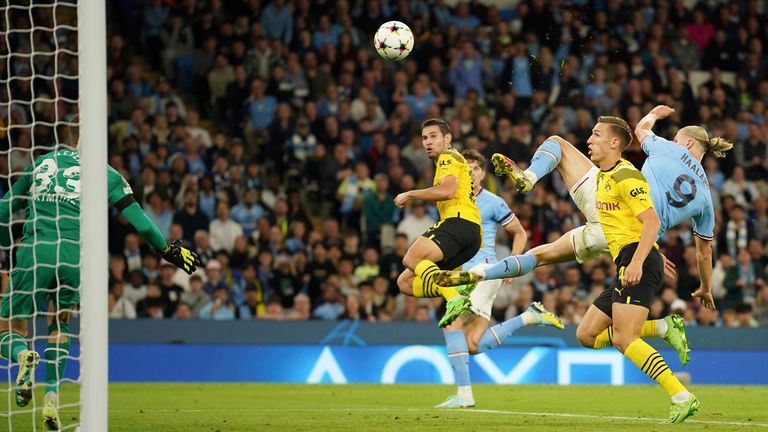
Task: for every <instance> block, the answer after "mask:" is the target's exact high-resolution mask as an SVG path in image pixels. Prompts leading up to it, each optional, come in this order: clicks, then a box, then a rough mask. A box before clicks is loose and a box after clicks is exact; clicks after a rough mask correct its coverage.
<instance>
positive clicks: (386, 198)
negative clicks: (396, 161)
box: [363, 173, 397, 246]
mask: <svg viewBox="0 0 768 432" xmlns="http://www.w3.org/2000/svg"><path fill="white" fill-rule="evenodd" d="M374 183H375V187H374V188H372V189H369V190H368V191H366V192H365V194H364V198H363V217H364V218H365V219H364V221H365V231H366V236H365V238H366V244H368V245H371V246H377V245H379V244H380V243H381V238H380V237H381V229H382V227H383V226H385V225H389V226H391V225H392V224H393V223H394V220H395V211H396V210H397V209H396V207H395V202H394V197H393V196H392V194H390V193H389V179H388V178H387V176H386V175H385V174H381V173H379V174H376V176H375V177H374Z"/></svg>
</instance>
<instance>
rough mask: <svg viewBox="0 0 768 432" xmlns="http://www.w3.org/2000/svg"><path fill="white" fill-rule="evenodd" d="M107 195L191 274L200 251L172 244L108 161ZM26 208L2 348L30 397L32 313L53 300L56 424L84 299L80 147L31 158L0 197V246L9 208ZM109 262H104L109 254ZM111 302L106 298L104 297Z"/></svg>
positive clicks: (6, 299)
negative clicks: (73, 322)
mask: <svg viewBox="0 0 768 432" xmlns="http://www.w3.org/2000/svg"><path fill="white" fill-rule="evenodd" d="M107 181H108V196H109V203H110V204H111V205H112V206H114V207H115V208H116V209H117V210H118V211H120V213H122V215H123V216H124V217H125V218H126V219H127V220H128V221H129V222H130V223H131V225H133V226H134V227H135V228H136V230H137V231H138V232H139V235H141V237H142V238H143V239H144V240H145V241H146V242H147V243H148V244H150V245H151V246H152V247H153V248H154V249H155V250H156V251H157V252H158V253H159V254H161V255H162V256H163V258H165V259H166V260H167V261H169V262H171V263H173V264H174V265H176V266H177V267H179V268H181V269H182V270H184V271H185V272H187V273H189V274H191V273H192V272H194V271H195V269H196V266H198V265H200V261H199V260H198V257H197V255H196V254H195V253H194V252H192V251H190V250H189V249H187V248H185V247H183V246H182V245H181V241H176V242H174V243H172V244H168V242H167V241H166V239H165V237H164V236H163V235H162V233H161V232H160V230H159V229H158V227H157V226H156V225H155V223H154V222H152V220H151V219H149V217H148V216H147V215H146V214H145V213H144V211H143V210H142V209H141V207H140V206H139V205H138V204H137V203H136V200H135V199H134V197H133V191H132V190H131V187H130V186H129V185H128V182H127V181H126V180H125V178H123V176H122V175H120V173H118V172H117V171H116V170H115V169H113V168H112V167H109V166H108V167H107ZM22 209H23V210H24V218H23V220H24V226H23V234H22V237H21V241H20V242H18V243H17V244H16V246H15V249H16V253H15V259H14V260H11V262H12V265H11V268H12V269H11V274H10V283H9V288H8V290H7V291H6V292H5V293H4V294H2V296H1V297H0V300H2V304H1V305H0V355H2V357H4V358H6V359H8V360H10V362H16V363H18V366H19V371H18V375H17V378H16V382H15V393H16V404H17V405H18V406H20V407H23V406H26V405H27V404H29V402H30V400H31V399H32V394H33V391H34V386H33V380H34V371H35V367H36V366H37V364H38V362H39V360H40V355H39V354H38V353H37V352H35V351H34V346H32V347H30V346H28V345H27V341H26V339H25V336H26V335H27V326H28V323H27V321H28V319H29V318H33V317H34V316H35V315H37V314H38V313H39V311H42V310H44V309H43V306H44V305H45V303H44V302H45V301H46V300H47V301H48V312H47V313H46V314H45V315H47V317H48V343H47V345H46V348H45V353H44V356H45V360H46V366H45V402H44V406H43V421H44V423H45V426H46V427H47V428H48V429H49V430H58V429H59V426H60V425H59V418H58V409H57V407H58V391H59V381H60V379H61V377H62V376H63V375H64V369H65V366H66V361H67V356H68V354H69V346H70V342H71V340H70V337H69V333H70V329H69V319H70V316H71V313H72V312H73V311H74V310H75V309H76V308H77V305H78V302H79V300H80V296H79V287H80V153H79V152H78V149H77V147H69V146H66V145H61V147H60V148H59V149H58V150H55V151H52V152H50V153H47V154H44V155H42V156H40V157H38V158H37V159H35V161H34V162H33V163H32V164H30V165H29V166H28V167H27V168H26V169H25V170H24V171H23V172H22V173H21V175H20V176H19V178H18V180H16V182H15V183H14V184H13V186H12V187H11V189H10V190H9V191H8V193H6V194H5V196H4V197H3V199H2V201H0V246H2V247H3V248H6V249H7V248H9V247H10V246H11V244H12V243H13V239H12V235H11V223H12V222H14V220H13V219H12V215H13V214H14V213H15V212H16V211H19V210H22ZM105 264H106V262H105ZM105 307H106V305H105Z"/></svg>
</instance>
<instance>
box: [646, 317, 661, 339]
mask: <svg viewBox="0 0 768 432" xmlns="http://www.w3.org/2000/svg"><path fill="white" fill-rule="evenodd" d="M655 336H664V335H657V334H656V320H648V321H646V322H645V323H644V324H643V328H642V330H640V337H641V338H644V337H655Z"/></svg>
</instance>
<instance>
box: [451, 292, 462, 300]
mask: <svg viewBox="0 0 768 432" xmlns="http://www.w3.org/2000/svg"><path fill="white" fill-rule="evenodd" d="M460 297H461V294H458V293H457V294H456V295H455V296H453V297H451V298H449V299H448V301H454V300H455V299H457V298H460Z"/></svg>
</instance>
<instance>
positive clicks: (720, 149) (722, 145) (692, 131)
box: [678, 126, 733, 158]
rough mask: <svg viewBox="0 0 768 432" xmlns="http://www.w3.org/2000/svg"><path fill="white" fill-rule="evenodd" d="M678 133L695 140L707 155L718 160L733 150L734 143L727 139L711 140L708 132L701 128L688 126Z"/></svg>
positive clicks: (715, 138)
mask: <svg viewBox="0 0 768 432" xmlns="http://www.w3.org/2000/svg"><path fill="white" fill-rule="evenodd" d="M678 133H681V134H683V135H687V136H689V137H691V138H693V139H694V140H696V142H698V143H699V145H701V147H702V148H703V149H704V152H705V153H707V154H711V155H712V156H714V157H717V158H722V157H725V153H726V152H728V150H730V149H732V148H733V143H732V142H730V141H728V140H726V139H725V138H721V137H714V138H711V139H710V138H709V134H707V131H706V130H704V128H703V127H701V126H686V127H684V128H682V129H680V131H678Z"/></svg>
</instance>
